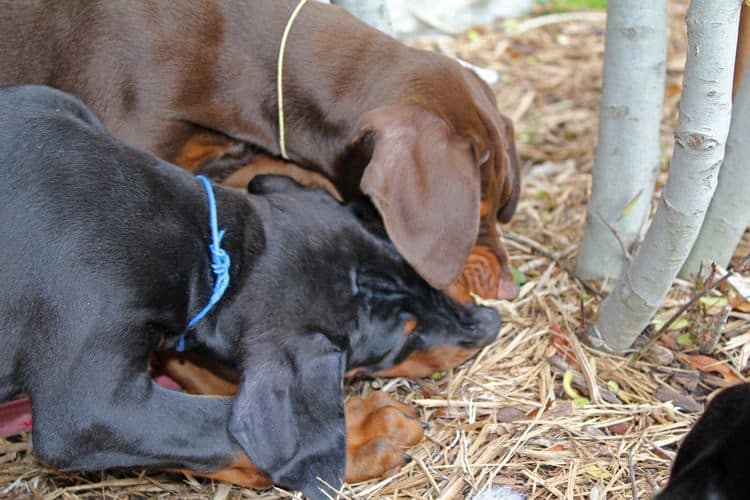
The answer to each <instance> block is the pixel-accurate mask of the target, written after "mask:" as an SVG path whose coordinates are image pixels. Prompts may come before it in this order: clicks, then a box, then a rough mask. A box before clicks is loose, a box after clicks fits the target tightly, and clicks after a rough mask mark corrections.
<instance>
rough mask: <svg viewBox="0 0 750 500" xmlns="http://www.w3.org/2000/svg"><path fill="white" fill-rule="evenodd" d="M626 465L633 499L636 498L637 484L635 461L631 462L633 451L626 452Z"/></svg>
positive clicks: (636, 499)
mask: <svg viewBox="0 0 750 500" xmlns="http://www.w3.org/2000/svg"><path fill="white" fill-rule="evenodd" d="M628 467H629V468H630V488H631V490H632V492H633V500H638V486H636V484H635V462H633V452H632V451H629V452H628Z"/></svg>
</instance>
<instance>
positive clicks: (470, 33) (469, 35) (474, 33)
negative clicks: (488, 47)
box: [466, 30, 482, 42]
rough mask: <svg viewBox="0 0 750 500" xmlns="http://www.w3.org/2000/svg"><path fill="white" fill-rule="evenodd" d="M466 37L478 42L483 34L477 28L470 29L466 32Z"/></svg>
mask: <svg viewBox="0 0 750 500" xmlns="http://www.w3.org/2000/svg"><path fill="white" fill-rule="evenodd" d="M466 38H467V39H468V40H469V41H470V42H476V41H477V40H479V39H480V38H482V35H480V34H479V32H477V31H476V30H469V31H468V32H467V33H466Z"/></svg>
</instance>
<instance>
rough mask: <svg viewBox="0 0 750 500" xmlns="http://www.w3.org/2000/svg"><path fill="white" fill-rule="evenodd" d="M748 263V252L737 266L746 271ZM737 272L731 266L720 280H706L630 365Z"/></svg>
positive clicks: (634, 357)
mask: <svg viewBox="0 0 750 500" xmlns="http://www.w3.org/2000/svg"><path fill="white" fill-rule="evenodd" d="M748 264H750V254H747V255H746V256H745V258H743V259H742V261H740V264H739V265H738V266H737V269H739V271H740V272H744V271H745V270H746V269H747V266H748ZM734 274H735V268H732V267H730V268H729V269H727V273H726V274H725V275H724V276H722V277H721V278H719V279H718V280H713V279H708V280H706V283H705V284H704V285H703V287H702V288H701V290H700V291H699V292H698V293H696V294H695V295H694V296H693V297H692V298H691V299H690V300H689V301H687V302H685V303H684V304H683V305H682V307H680V308H679V309H678V310H677V312H675V313H674V314H673V315H672V316H671V317H670V318H669V320H667V322H666V323H664V324H663V325H662V326H661V328H659V329H658V330H657V331H656V333H654V336H653V337H651V338H650V339H649V340H648V342H646V343H645V344H643V347H641V348H640V349H639V350H638V352H636V353H635V354H634V355H633V357H632V358H631V359H630V362H628V366H630V367H633V366H634V365H635V363H637V362H638V361H639V360H640V359H641V358H642V357H643V355H644V354H646V353H647V352H648V351H649V349H651V348H652V347H653V346H654V344H656V343H657V342H658V341H659V340H661V338H662V336H663V335H664V334H665V333H666V332H667V331H668V330H669V327H670V326H672V323H674V322H675V321H677V318H679V317H680V316H682V314H683V313H684V312H685V311H687V310H688V309H690V307H692V306H693V305H694V304H695V303H696V302H698V301H699V300H700V299H701V298H702V297H705V296H706V295H707V294H708V293H709V292H711V291H712V290H714V289H715V288H716V287H718V286H719V285H721V284H722V283H724V282H725V281H726V280H728V279H729V278H730V277H731V276H733V275H734Z"/></svg>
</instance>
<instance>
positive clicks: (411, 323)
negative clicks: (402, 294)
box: [403, 318, 417, 335]
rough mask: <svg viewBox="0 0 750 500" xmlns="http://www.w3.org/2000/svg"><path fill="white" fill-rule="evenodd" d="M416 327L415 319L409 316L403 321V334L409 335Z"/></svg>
mask: <svg viewBox="0 0 750 500" xmlns="http://www.w3.org/2000/svg"><path fill="white" fill-rule="evenodd" d="M416 329H417V319H416V318H409V319H407V320H406V321H405V322H404V329H403V332H404V335H411V334H412V333H414V330H416Z"/></svg>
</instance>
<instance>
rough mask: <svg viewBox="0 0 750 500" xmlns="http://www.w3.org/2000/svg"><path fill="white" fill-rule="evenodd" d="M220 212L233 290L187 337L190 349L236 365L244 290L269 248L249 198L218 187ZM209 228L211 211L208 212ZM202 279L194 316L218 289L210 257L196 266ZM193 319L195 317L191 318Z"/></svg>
mask: <svg viewBox="0 0 750 500" xmlns="http://www.w3.org/2000/svg"><path fill="white" fill-rule="evenodd" d="M214 189H215V197H216V208H217V218H218V226H219V230H220V231H221V230H225V231H226V232H225V234H224V237H223V238H222V240H221V248H223V249H224V250H225V251H226V252H227V254H228V255H229V259H230V267H229V286H228V287H227V289H226V291H225V292H224V295H223V296H222V297H221V299H220V300H219V302H217V303H216V305H215V306H214V307H213V309H211V311H209V313H208V314H206V316H205V317H204V318H203V319H201V320H200V321H199V322H198V324H196V326H195V327H194V328H193V330H191V331H190V332H188V333H187V337H186V340H187V345H196V344H197V345H200V346H202V347H204V348H206V349H208V350H209V351H211V352H212V353H213V354H214V355H216V356H217V357H218V358H219V359H221V360H222V361H225V362H227V363H229V364H232V365H233V364H234V359H233V358H234V353H235V351H236V347H237V343H238V342H239V339H240V336H241V333H242V332H241V329H242V321H241V318H238V311H242V310H243V307H242V304H241V303H240V302H242V297H243V295H244V293H243V287H244V286H245V283H247V281H248V279H247V276H248V274H249V273H251V272H252V268H253V262H254V261H255V259H256V258H257V256H258V254H259V253H260V252H261V251H262V249H263V248H264V246H265V236H264V232H263V224H262V219H261V217H260V215H259V214H258V212H257V210H256V209H255V208H254V207H253V206H252V204H251V203H250V201H249V199H248V196H247V195H246V194H244V193H242V192H239V191H237V190H234V189H230V188H223V187H219V186H215V187H214ZM206 228H207V230H208V229H209V228H208V210H207V209H206ZM195 272H196V273H198V275H199V276H200V278H199V279H197V280H196V281H195V284H194V287H193V290H192V293H191V296H192V297H191V300H190V313H191V315H194V314H196V313H197V311H199V310H201V309H202V308H203V307H204V306H205V305H206V301H207V300H208V297H209V296H210V294H211V291H212V290H213V287H214V282H215V280H216V275H215V274H214V273H213V272H212V271H211V262H210V258H209V257H208V249H206V257H205V258H204V259H203V260H202V261H201V262H200V263H199V264H197V265H196V271H195ZM191 317H192V316H191Z"/></svg>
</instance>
